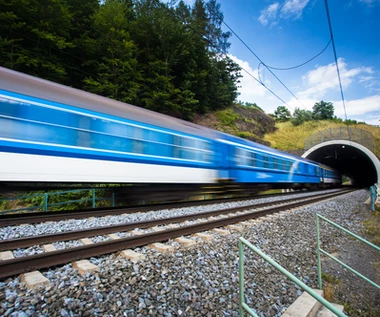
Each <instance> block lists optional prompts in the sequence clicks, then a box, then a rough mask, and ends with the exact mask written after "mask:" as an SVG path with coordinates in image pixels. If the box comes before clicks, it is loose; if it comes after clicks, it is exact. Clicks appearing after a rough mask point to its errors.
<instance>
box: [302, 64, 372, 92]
mask: <svg viewBox="0 0 380 317" xmlns="http://www.w3.org/2000/svg"><path fill="white" fill-rule="evenodd" d="M338 66H339V72H340V78H341V80H342V86H343V88H346V87H347V86H348V85H349V84H351V83H352V82H353V80H354V79H355V78H356V76H358V75H359V74H360V75H362V74H372V73H373V70H372V68H370V67H357V68H352V69H348V67H347V64H346V63H345V62H344V59H343V58H339V59H338ZM363 76H364V75H363ZM363 76H362V77H363ZM364 77H366V76H364ZM302 79H303V80H304V82H305V86H306V87H307V89H306V90H304V91H301V92H299V93H298V95H299V96H300V97H301V98H323V96H324V95H325V94H326V93H327V92H328V91H330V90H337V89H339V80H338V75H337V71H336V65H335V63H331V64H328V65H326V66H319V67H318V68H316V69H314V70H312V71H309V72H308V73H307V74H306V75H304V76H302ZM359 82H360V80H359Z"/></svg>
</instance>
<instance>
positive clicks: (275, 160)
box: [273, 158, 278, 170]
mask: <svg viewBox="0 0 380 317" xmlns="http://www.w3.org/2000/svg"><path fill="white" fill-rule="evenodd" d="M273 168H274V169H275V170H277V169H278V161H277V159H276V158H274V159H273Z"/></svg>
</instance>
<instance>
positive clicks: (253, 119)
mask: <svg viewBox="0 0 380 317" xmlns="http://www.w3.org/2000/svg"><path fill="white" fill-rule="evenodd" d="M194 122H195V123H196V124H199V125H203V126H206V127H209V128H212V129H215V130H218V131H221V132H225V133H228V134H232V135H236V136H238V137H241V138H245V139H248V140H251V141H254V142H258V143H261V144H265V145H268V146H270V147H272V148H275V149H279V150H282V151H285V152H290V153H294V154H298V155H301V154H302V153H303V150H304V141H305V139H306V138H307V137H309V136H311V135H312V134H314V133H317V132H323V131H324V130H327V129H333V128H339V127H344V128H346V127H347V126H346V125H345V124H343V123H336V122H332V121H327V120H325V121H312V122H306V123H303V124H302V125H299V126H293V125H292V124H291V123H290V122H280V123H279V122H277V123H276V121H275V120H274V119H273V118H272V117H270V116H268V115H266V114H265V113H264V112H263V111H262V110H261V109H259V108H255V107H246V106H241V105H235V106H233V107H230V108H227V109H225V110H220V111H215V112H210V113H208V114H205V115H196V116H195V118H194ZM349 127H350V128H356V129H362V130H365V131H368V132H370V133H372V136H373V142H374V152H375V155H376V156H377V157H380V128H379V127H375V126H371V125H366V124H356V125H350V126H349Z"/></svg>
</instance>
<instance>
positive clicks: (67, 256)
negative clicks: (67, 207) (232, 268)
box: [0, 190, 352, 278]
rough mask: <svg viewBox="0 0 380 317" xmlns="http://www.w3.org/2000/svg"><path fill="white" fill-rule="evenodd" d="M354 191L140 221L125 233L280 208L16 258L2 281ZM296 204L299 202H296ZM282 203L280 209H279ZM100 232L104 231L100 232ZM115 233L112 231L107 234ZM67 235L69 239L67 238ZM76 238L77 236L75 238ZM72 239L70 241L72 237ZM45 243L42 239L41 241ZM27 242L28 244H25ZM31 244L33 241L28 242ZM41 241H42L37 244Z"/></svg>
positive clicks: (0, 268) (2, 266)
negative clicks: (229, 214) (194, 220)
mask: <svg viewBox="0 0 380 317" xmlns="http://www.w3.org/2000/svg"><path fill="white" fill-rule="evenodd" d="M351 191H352V190H343V191H339V192H334V193H332V194H327V195H326V194H320V195H315V196H313V197H312V198H296V199H290V200H288V202H289V201H290V202H291V203H287V204H284V201H277V202H275V203H273V202H271V203H264V204H258V205H257V204H256V205H251V206H242V207H237V208H230V209H223V210H217V211H212V212H205V213H198V214H192V215H186V216H181V217H173V218H165V219H159V220H154V221H149V222H136V223H131V224H126V225H122V226H124V229H123V230H124V231H125V230H130V229H133V228H146V227H151V226H156V225H160V224H168V223H175V222H183V221H185V220H189V219H196V218H205V217H211V216H216V215H221V214H228V213H232V212H238V211H242V210H247V209H251V208H263V207H267V206H269V205H274V204H276V205H277V206H275V207H273V208H269V209H265V210H260V211H254V212H247V213H243V214H239V215H235V216H231V217H227V218H222V219H217V220H211V221H207V222H202V223H197V224H194V225H188V226H183V227H180V228H171V229H168V230H162V231H157V232H153V233H147V234H141V235H135V236H132V237H127V238H120V239H116V240H110V241H105V242H100V243H96V244H90V245H84V246H79V247H74V248H68V249H63V250H57V251H52V252H45V253H42V254H37V255H32V256H25V257H20V258H15V259H11V260H5V261H0V278H4V277H8V276H12V275H16V274H20V273H23V272H25V271H31V270H34V269H41V268H47V267H51V266H54V265H60V264H65V263H68V262H70V261H75V260H79V259H83V258H88V257H91V256H98V255H103V254H107V253H111V252H116V251H121V250H124V249H128V248H134V247H138V246H144V245H147V244H149V243H154V242H160V241H166V240H168V239H172V238H176V237H180V236H184V235H189V234H193V233H196V232H200V231H205V230H210V229H214V228H217V227H223V226H226V225H229V224H233V223H237V222H241V221H244V220H249V219H254V218H258V217H262V216H266V215H268V214H273V213H276V212H279V211H283V210H287V209H292V208H295V207H299V206H302V205H305V204H310V203H315V202H318V201H321V200H325V199H329V198H332V197H336V196H339V195H343V194H346V193H348V192H351ZM294 201H296V202H294ZM279 204H281V205H280V206H278V205H279ZM122 226H119V225H118V226H110V227H104V228H95V229H86V230H83V231H75V232H67V233H60V234H57V235H56V234H53V235H46V236H41V237H30V238H26V239H14V240H8V241H3V242H1V245H2V246H1V249H2V250H4V249H5V246H6V245H7V244H8V245H7V246H8V247H11V248H14V247H19V245H17V243H20V245H21V244H22V243H24V244H23V246H25V245H31V244H28V243H32V244H36V243H47V242H51V241H52V237H53V236H55V238H54V239H56V240H55V241H57V240H61V241H62V240H65V239H74V238H79V237H83V236H84V235H83V232H86V233H85V236H93V235H98V234H106V233H110V232H115V231H123V230H120V227H122ZM97 230H100V231H97ZM106 230H111V231H106ZM66 235H67V236H66ZM75 235H76V236H75ZM63 236H66V238H63ZM69 236H70V238H68V237H69ZM41 238H42V240H39V239H41ZM23 240H24V241H23ZM26 241H29V242H26ZM31 241H33V242H31ZM37 241H38V242H37Z"/></svg>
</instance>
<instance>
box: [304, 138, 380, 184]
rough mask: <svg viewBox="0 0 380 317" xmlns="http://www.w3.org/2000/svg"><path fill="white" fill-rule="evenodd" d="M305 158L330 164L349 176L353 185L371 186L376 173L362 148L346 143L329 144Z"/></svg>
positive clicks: (376, 176)
mask: <svg viewBox="0 0 380 317" xmlns="http://www.w3.org/2000/svg"><path fill="white" fill-rule="evenodd" d="M307 158H308V159H310V160H313V161H316V162H320V163H322V164H325V165H328V166H331V167H333V168H335V169H337V170H338V171H340V173H341V174H342V175H346V176H347V177H349V178H350V179H351V181H352V183H353V184H354V185H358V186H366V187H368V186H371V185H373V184H374V183H377V180H378V175H377V171H376V167H375V164H374V162H373V161H372V160H371V158H370V157H369V156H368V155H367V154H366V153H365V152H363V151H362V150H360V149H358V148H357V147H355V146H352V145H347V144H329V145H326V146H322V147H320V148H318V149H316V150H315V151H313V152H312V153H310V154H308V155H307Z"/></svg>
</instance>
